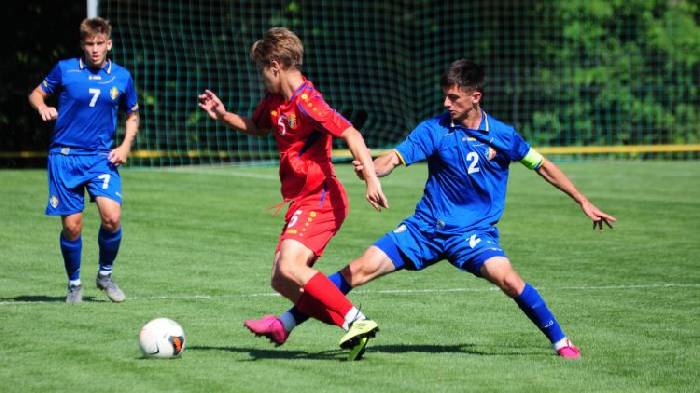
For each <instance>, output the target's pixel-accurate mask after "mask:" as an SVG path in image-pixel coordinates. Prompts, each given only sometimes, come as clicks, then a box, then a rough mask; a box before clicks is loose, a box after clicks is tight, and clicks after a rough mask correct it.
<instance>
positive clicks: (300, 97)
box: [296, 80, 325, 107]
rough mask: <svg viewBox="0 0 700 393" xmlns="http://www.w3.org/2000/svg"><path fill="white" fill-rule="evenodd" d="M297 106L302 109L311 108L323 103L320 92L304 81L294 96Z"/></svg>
mask: <svg viewBox="0 0 700 393" xmlns="http://www.w3.org/2000/svg"><path fill="white" fill-rule="evenodd" d="M296 98H297V100H296V102H297V105H299V106H303V107H313V105H315V104H319V103H321V102H325V101H324V99H323V95H322V94H321V92H320V91H318V89H317V88H316V86H314V84H313V83H311V81H310V80H305V81H304V83H303V84H302V85H301V86H300V87H299V90H298V91H297V94H296Z"/></svg>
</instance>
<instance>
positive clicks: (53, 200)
mask: <svg viewBox="0 0 700 393" xmlns="http://www.w3.org/2000/svg"><path fill="white" fill-rule="evenodd" d="M49 203H50V204H51V206H52V207H53V208H54V209H55V208H56V206H58V198H56V195H51V198H50V199H49Z"/></svg>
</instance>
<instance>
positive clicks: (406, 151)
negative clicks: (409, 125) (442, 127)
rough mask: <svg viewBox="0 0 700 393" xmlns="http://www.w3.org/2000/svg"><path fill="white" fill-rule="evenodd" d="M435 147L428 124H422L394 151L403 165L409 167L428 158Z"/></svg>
mask: <svg viewBox="0 0 700 393" xmlns="http://www.w3.org/2000/svg"><path fill="white" fill-rule="evenodd" d="M436 147H437V142H436V140H435V135H434V133H433V132H432V130H431V127H430V125H429V124H428V122H422V123H420V124H419V125H418V127H416V128H415V129H414V130H413V131H411V133H410V134H408V137H406V140H404V141H403V142H401V144H399V145H398V146H396V149H394V151H395V152H396V153H397V154H398V155H399V159H401V162H402V163H403V164H404V165H411V164H413V163H415V162H419V161H423V160H425V159H427V158H428V157H430V156H431V155H432V154H433V153H434V152H435V149H436Z"/></svg>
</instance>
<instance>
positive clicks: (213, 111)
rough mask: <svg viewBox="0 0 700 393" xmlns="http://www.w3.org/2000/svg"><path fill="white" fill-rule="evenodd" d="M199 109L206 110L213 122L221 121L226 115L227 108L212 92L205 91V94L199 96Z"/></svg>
mask: <svg viewBox="0 0 700 393" xmlns="http://www.w3.org/2000/svg"><path fill="white" fill-rule="evenodd" d="M198 99H199V107H200V108H202V109H204V110H205V111H206V112H207V114H209V117H211V118H212V119H213V120H221V119H223V118H224V115H225V114H226V107H225V106H224V103H223V102H221V100H220V99H219V97H217V96H216V94H214V93H213V92H212V91H211V90H209V89H207V90H204V93H202V94H200V95H199V96H198Z"/></svg>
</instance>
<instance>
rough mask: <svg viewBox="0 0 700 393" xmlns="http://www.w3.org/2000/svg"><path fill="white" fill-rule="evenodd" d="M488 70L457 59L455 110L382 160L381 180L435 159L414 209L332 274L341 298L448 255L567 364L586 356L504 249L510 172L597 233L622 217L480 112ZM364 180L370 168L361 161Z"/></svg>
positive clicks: (279, 327)
mask: <svg viewBox="0 0 700 393" xmlns="http://www.w3.org/2000/svg"><path fill="white" fill-rule="evenodd" d="M483 81H484V72H483V69H482V68H481V67H480V66H479V65H477V64H474V63H472V62H470V61H467V60H457V61H455V62H453V63H452V64H451V65H450V67H449V69H448V70H447V72H446V73H445V74H444V75H443V77H442V80H441V84H442V89H443V92H444V95H445V100H444V106H445V109H447V113H444V114H442V115H440V116H437V117H434V118H432V119H429V120H426V121H423V122H422V123H420V124H419V125H418V127H416V128H415V129H414V130H413V131H412V132H411V133H410V134H409V135H408V138H406V140H405V141H404V142H402V143H401V144H400V145H398V146H397V147H396V149H395V150H394V151H392V152H390V153H388V154H385V155H383V156H380V157H379V158H377V159H376V160H375V161H374V166H375V170H376V172H377V175H379V176H380V177H381V176H386V175H389V174H390V173H391V172H392V170H393V169H394V168H395V167H396V166H398V165H402V164H403V165H407V166H408V165H411V164H413V163H416V162H419V161H427V162H428V172H429V174H428V180H427V182H426V185H425V191H424V194H423V197H422V198H421V200H420V201H419V202H418V205H417V206H416V211H415V213H414V214H413V215H412V216H410V217H408V218H406V219H405V220H404V221H403V222H401V223H400V224H399V226H398V227H397V228H396V229H394V230H393V231H391V232H389V233H387V234H386V235H384V236H383V237H382V238H380V239H379V240H378V241H377V242H376V243H374V245H372V246H370V247H369V248H368V249H367V250H366V251H365V253H364V255H363V256H362V257H360V258H358V259H356V260H354V261H352V262H351V263H350V264H349V265H348V266H346V267H345V268H344V269H342V270H341V271H338V272H336V273H334V274H333V275H331V276H330V277H329V278H330V280H331V281H332V282H334V283H335V284H336V286H338V287H339V288H340V289H341V291H342V292H343V293H348V292H349V291H350V290H351V289H352V288H354V287H357V286H359V285H362V284H365V283H367V282H369V281H371V280H373V279H375V278H377V277H379V276H382V275H385V274H388V273H391V272H394V271H397V270H402V269H406V270H422V269H425V268H427V267H429V266H431V265H432V264H434V263H436V262H438V261H440V260H442V259H447V260H448V261H449V262H450V263H451V264H452V265H454V266H455V267H457V268H458V269H460V270H463V271H468V272H470V273H472V274H474V275H476V276H477V277H483V278H485V279H487V280H489V281H490V282H492V283H494V284H495V285H497V286H498V287H499V288H500V289H501V290H502V291H503V292H504V293H505V294H506V295H508V296H510V297H511V298H513V299H514V300H515V302H516V303H517V304H518V306H519V307H520V309H521V310H522V311H523V312H524V313H525V314H526V315H527V316H528V317H529V318H530V320H531V321H532V322H533V323H534V324H535V325H536V326H537V327H538V328H539V329H540V330H541V331H542V332H543V333H544V334H545V336H547V338H548V339H549V340H550V342H551V343H552V345H553V347H554V350H555V351H556V353H557V354H559V355H560V356H562V357H564V358H567V359H577V358H579V357H580V352H579V349H578V348H577V347H575V346H574V345H573V344H572V343H571V341H570V340H569V339H568V338H567V337H566V335H565V334H564V332H563V330H562V329H561V327H560V326H559V323H558V322H557V320H556V318H555V317H554V315H553V314H552V312H551V311H550V310H549V308H548V307H547V305H546V303H545V301H544V299H543V298H542V297H541V296H540V294H539V293H538V292H537V290H536V289H535V288H534V287H533V286H532V285H530V284H529V283H526V282H525V281H524V280H523V279H522V278H521V277H520V275H519V274H518V272H517V271H515V270H514V269H513V267H512V266H511V263H510V261H509V260H508V258H507V257H506V254H505V252H504V251H503V249H502V248H501V246H500V244H499V240H498V238H499V236H498V229H497V228H496V226H495V225H496V223H497V222H498V220H499V219H500V217H501V215H502V214H503V208H504V205H505V196H506V184H507V181H508V166H509V165H510V163H511V162H521V163H523V164H524V165H525V166H527V167H528V168H530V169H533V170H535V171H536V172H537V173H538V174H539V175H540V176H542V177H543V178H544V179H545V180H546V181H547V182H549V183H550V184H552V185H553V186H555V187H557V188H559V189H560V190H562V191H563V192H565V193H566V194H568V195H569V196H570V197H571V198H572V199H573V200H574V201H576V202H577V203H578V204H579V205H580V207H581V209H582V210H583V213H584V214H586V215H587V216H588V217H590V218H591V220H593V227H594V229H595V228H596V227H598V228H600V229H602V227H603V224H606V225H607V226H609V227H610V228H612V225H611V223H612V222H614V221H615V220H616V219H615V217H613V216H611V215H609V214H606V213H604V212H602V211H600V210H599V209H598V208H597V207H596V206H595V205H593V204H592V203H591V202H589V201H588V199H587V198H586V197H585V196H584V195H583V194H582V193H581V192H579V191H578V190H577V189H576V187H575V186H574V185H573V183H572V182H571V181H570V180H569V179H568V178H567V177H566V175H564V173H563V172H562V171H561V170H560V169H559V167H557V166H556V165H555V164H553V163H552V162H550V161H548V160H546V159H545V158H544V157H543V156H542V155H540V154H539V153H538V152H537V151H535V150H534V149H532V148H531V147H530V145H529V144H528V143H527V142H525V140H524V139H523V138H522V137H521V136H520V134H518V133H517V132H516V131H515V129H514V128H513V127H511V126H509V125H507V124H505V123H502V122H500V121H498V120H496V119H495V118H493V117H492V116H491V115H489V114H487V113H486V112H485V111H484V110H483V109H482V108H481V107H480V100H481V95H482V85H483ZM354 164H355V171H356V172H357V173H358V175H359V174H361V172H359V171H360V170H361V169H362V166H361V165H360V163H359V162H355V163H354ZM306 318H307V317H306V316H305V315H303V314H302V313H301V312H299V310H297V309H295V308H292V309H290V310H289V311H287V312H285V313H283V314H282V315H280V316H279V317H277V318H276V319H275V321H274V323H270V324H269V329H268V332H266V335H267V336H268V337H270V339H271V340H273V341H274V342H275V343H277V344H278V345H281V344H282V343H284V342H285V341H286V339H287V338H288V336H289V334H290V333H291V331H292V329H293V328H294V327H295V326H296V325H298V324H300V323H302V322H304V321H305V320H306Z"/></svg>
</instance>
